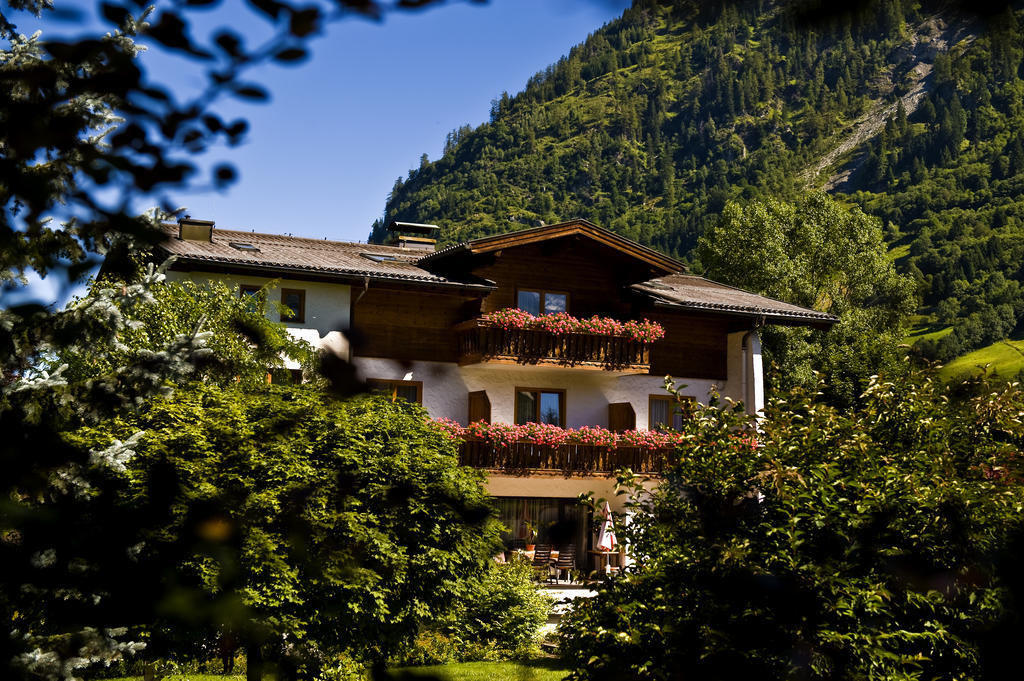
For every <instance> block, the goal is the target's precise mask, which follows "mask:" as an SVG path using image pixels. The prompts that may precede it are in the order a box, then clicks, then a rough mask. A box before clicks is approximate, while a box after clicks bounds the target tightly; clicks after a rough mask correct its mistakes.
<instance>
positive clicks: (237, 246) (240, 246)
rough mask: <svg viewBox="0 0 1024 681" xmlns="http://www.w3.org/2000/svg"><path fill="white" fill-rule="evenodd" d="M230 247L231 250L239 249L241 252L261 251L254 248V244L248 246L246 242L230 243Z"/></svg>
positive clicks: (257, 247) (256, 247)
mask: <svg viewBox="0 0 1024 681" xmlns="http://www.w3.org/2000/svg"><path fill="white" fill-rule="evenodd" d="M228 246H231V248H235V249H237V250H239V251H259V250H260V249H259V246H253V245H252V244H247V243H245V242H244V241H229V242H228Z"/></svg>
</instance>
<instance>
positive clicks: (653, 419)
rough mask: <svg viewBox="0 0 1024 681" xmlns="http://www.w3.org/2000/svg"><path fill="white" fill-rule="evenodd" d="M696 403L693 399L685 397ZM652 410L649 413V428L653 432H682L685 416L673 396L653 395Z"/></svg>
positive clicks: (651, 400) (651, 398) (651, 399)
mask: <svg viewBox="0 0 1024 681" xmlns="http://www.w3.org/2000/svg"><path fill="white" fill-rule="evenodd" d="M683 399H684V400H688V401H690V402H693V401H694V398H693V397H683ZM649 404H650V408H649V409H648V411H647V416H648V418H647V427H648V428H650V429H651V430H682V429H683V415H682V414H681V413H680V412H679V407H678V406H677V405H676V400H675V398H674V397H672V396H671V395H651V397H650V403H649Z"/></svg>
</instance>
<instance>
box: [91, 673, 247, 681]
mask: <svg viewBox="0 0 1024 681" xmlns="http://www.w3.org/2000/svg"><path fill="white" fill-rule="evenodd" d="M141 678H142V677H141V676H122V677H119V678H116V679H103V680H102V681H139V679H141ZM264 678H266V677H264ZM161 681H245V674H232V675H230V676H225V675H224V674H171V675H170V676H165V677H163V678H162V679H161Z"/></svg>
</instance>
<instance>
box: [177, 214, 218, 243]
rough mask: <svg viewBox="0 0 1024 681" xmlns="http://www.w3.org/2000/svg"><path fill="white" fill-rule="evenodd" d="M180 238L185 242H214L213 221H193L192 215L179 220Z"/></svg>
mask: <svg viewBox="0 0 1024 681" xmlns="http://www.w3.org/2000/svg"><path fill="white" fill-rule="evenodd" d="M178 238H179V239H184V240H185V241H213V220H193V219H192V216H191V215H186V216H184V217H181V218H178Z"/></svg>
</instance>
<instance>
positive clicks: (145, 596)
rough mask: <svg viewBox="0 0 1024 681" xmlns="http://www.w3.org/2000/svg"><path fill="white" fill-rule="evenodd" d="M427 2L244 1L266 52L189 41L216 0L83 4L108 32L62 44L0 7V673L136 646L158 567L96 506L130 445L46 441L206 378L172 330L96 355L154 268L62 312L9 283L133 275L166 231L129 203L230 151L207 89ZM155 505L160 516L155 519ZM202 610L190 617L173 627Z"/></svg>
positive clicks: (179, 185)
mask: <svg viewBox="0 0 1024 681" xmlns="http://www.w3.org/2000/svg"><path fill="white" fill-rule="evenodd" d="M428 3H429V0H428ZM428 3H424V2H417V3H396V4H394V5H391V4H389V5H387V6H383V5H381V4H380V3H377V2H374V1H373V0H355V1H352V2H350V1H349V0H335V1H334V2H333V3H329V4H328V5H326V6H312V5H309V4H301V5H300V4H297V3H292V2H289V1H288V0H259V1H257V2H253V3H250V4H249V5H247V7H249V8H250V9H251V10H252V11H253V13H254V14H255V15H256V16H257V17H260V18H262V19H263V20H265V21H266V22H267V24H268V25H269V27H270V29H271V30H270V31H269V37H268V39H267V40H266V42H264V43H262V44H260V45H257V46H255V47H251V48H250V47H247V46H246V44H245V41H244V40H243V38H242V36H240V35H239V34H238V33H236V32H235V31H234V30H232V29H230V28H227V27H221V28H220V29H217V28H216V27H212V26H209V24H208V22H205V24H204V26H203V28H204V29H207V28H208V29H212V30H210V31H209V32H207V31H206V30H204V31H202V32H201V33H203V34H204V35H208V36H210V37H209V38H208V39H207V40H206V42H205V43H204V42H203V41H202V40H201V39H194V38H192V37H191V36H192V33H193V29H194V28H195V27H194V26H193V21H192V19H193V18H194V13H195V12H203V11H206V10H208V9H209V8H210V7H211V6H212V5H216V4H218V2H217V0H213V1H212V2H207V1H202V2H184V3H172V4H169V5H166V6H163V7H161V8H160V10H159V11H157V12H156V14H155V17H153V18H152V21H150V15H151V11H148V10H147V11H141V10H140V9H139V8H140V6H139V5H137V4H136V3H132V2H123V3H120V2H116V1H115V2H102V3H98V4H99V5H100V7H99V9H100V15H101V16H102V17H103V19H102V21H103V22H105V24H106V26H105V29H106V31H107V32H106V33H105V32H104V30H103V29H100V30H99V31H95V30H85V31H83V34H82V35H81V37H80V38H76V39H72V40H68V41H63V42H61V41H44V40H42V39H41V38H40V37H39V36H38V35H35V36H31V37H25V36H22V35H21V34H20V33H19V32H18V27H17V25H16V22H17V21H18V18H19V17H20V16H24V15H25V14H26V13H30V14H33V15H36V16H44V17H49V16H54V15H50V14H49V13H50V12H54V8H53V6H52V3H49V2H45V1H43V0H16V1H12V2H10V3H8V7H7V8H6V9H5V10H4V11H3V13H2V14H0V84H2V86H0V150H2V151H0V177H2V178H3V191H0V206H2V207H3V210H0V302H2V308H0V432H3V434H4V437H3V440H2V442H0V467H2V468H3V470H4V476H3V480H2V485H0V490H2V493H0V561H2V563H3V566H4V569H3V570H2V571H0V613H2V614H0V617H2V618H3V621H4V622H5V623H7V625H8V626H7V628H6V630H5V634H4V636H2V637H0V676H2V677H3V678H5V679H6V678H11V679H28V678H33V679H36V678H46V679H70V678H73V677H74V676H75V675H76V674H77V673H78V672H79V670H81V669H83V668H86V667H89V666H90V665H95V664H109V663H110V662H112V661H115V660H117V659H120V658H121V657H122V656H124V655H125V654H130V653H131V652H133V651H136V650H138V649H139V648H140V644H141V643H142V642H141V641H140V640H139V639H138V638H137V637H135V636H134V634H133V633H131V632H129V631H128V629H127V626H129V625H137V624H139V623H145V622H149V621H151V619H152V614H153V613H152V611H151V610H147V607H150V606H152V605H153V604H154V602H157V601H160V600H162V599H163V598H164V597H165V596H166V597H169V598H170V597H171V594H170V593H169V592H167V591H162V588H163V587H164V586H167V585H165V584H163V583H162V582H161V581H160V579H159V576H160V575H159V574H158V573H156V574H155V573H149V574H145V573H142V572H139V571H138V570H137V562H136V561H135V560H134V558H133V556H134V547H135V546H136V545H137V541H136V540H135V539H134V537H133V535H132V533H131V528H128V527H124V525H125V523H127V524H129V525H130V524H131V523H132V522H134V521H135V520H136V519H135V518H131V517H129V518H125V517H123V516H121V515H119V514H113V511H112V509H113V508H114V506H115V503H114V495H112V493H111V489H117V488H118V486H117V476H118V475H120V474H121V469H122V468H123V466H124V465H125V463H126V462H127V461H128V460H129V459H130V458H131V456H132V454H133V451H134V450H133V449H132V446H131V444H132V441H130V440H122V441H121V442H114V443H111V444H110V446H109V447H105V448H103V449H101V450H98V451H96V452H94V453H90V452H89V450H87V449H82V448H80V447H75V446H71V445H69V443H68V442H66V441H65V440H64V439H63V438H62V433H65V432H68V431H70V430H74V429H77V428H81V427H83V425H88V424H93V425H95V424H97V423H101V422H102V423H106V422H108V421H109V419H111V418H115V417H117V416H118V415H119V414H130V413H131V412H132V410H133V409H136V408H138V407H139V406H141V405H143V404H144V403H145V402H146V401H147V400H148V399H149V398H151V397H152V396H153V395H157V394H160V393H163V392H166V391H167V390H168V389H169V387H170V386H172V385H174V384H176V383H178V382H181V381H184V380H187V379H188V378H189V377H191V376H194V375H195V371H196V367H205V366H208V360H209V359H210V356H211V351H210V349H209V348H206V347H204V342H205V341H206V340H207V339H208V336H204V335H203V334H201V333H200V334H196V333H194V329H190V330H189V333H187V334H184V335H181V336H180V337H178V336H176V337H174V338H173V339H172V340H171V341H170V342H169V343H168V344H167V345H166V346H165V347H162V348H149V349H147V350H146V351H145V352H142V351H139V352H137V353H134V355H132V356H131V357H130V358H128V359H127V363H126V364H118V363H117V362H115V361H113V359H114V355H113V354H110V353H111V348H114V347H115V346H116V345H117V343H118V339H119V338H121V337H122V336H123V335H125V334H127V335H129V336H130V335H131V334H132V333H133V327H132V325H131V324H130V323H129V320H130V319H131V316H132V315H133V314H136V313H138V312H139V310H141V309H142V308H143V307H144V306H146V305H149V304H151V303H152V302H153V301H154V299H153V294H152V293H151V288H152V287H153V286H154V285H155V284H156V283H157V282H158V281H159V280H160V279H161V275H159V274H158V273H156V272H153V271H149V272H146V273H144V274H143V276H142V277H141V278H140V279H138V280H134V279H133V280H132V281H131V283H130V284H128V285H125V286H122V287H119V288H115V287H100V288H99V289H97V290H95V291H94V292H93V294H92V295H91V296H90V298H89V300H88V301H86V302H83V304H80V305H76V306H73V307H71V308H70V309H68V310H65V311H61V312H54V311H53V310H51V309H48V308H47V307H46V306H45V305H43V304H40V303H39V302H37V301H33V300H31V298H32V295H31V293H29V292H26V289H25V284H26V282H27V275H30V274H36V275H39V276H50V277H53V278H56V279H57V280H58V284H59V285H61V286H63V288H64V291H65V294H66V290H67V288H68V287H70V286H71V285H73V284H75V283H77V282H78V281H80V280H81V279H82V278H83V277H84V276H85V274H86V273H87V272H88V271H89V270H91V269H93V268H95V267H96V266H97V265H98V264H99V260H100V259H101V258H103V259H104V265H105V270H106V272H107V273H108V274H111V275H113V276H122V277H127V276H128V275H129V274H132V273H134V269H135V263H137V262H138V260H139V255H140V254H141V253H144V252H145V251H146V250H147V247H148V246H150V245H151V244H153V243H154V242H155V241H157V240H162V239H163V238H164V236H163V233H162V231H161V230H160V228H159V223H160V221H161V220H164V219H166V217H167V215H166V213H165V212H161V211H153V212H151V213H148V214H146V215H142V216H138V215H137V214H136V211H135V209H134V206H136V205H138V204H139V203H140V202H141V201H146V202H147V203H160V204H162V205H163V207H164V208H168V209H169V208H170V207H171V206H172V205H175V204H174V203H172V201H171V200H170V199H169V198H168V197H167V194H168V193H169V192H171V191H174V190H181V189H186V188H192V187H197V186H201V185H202V184H203V180H202V178H199V177H198V175H199V173H198V172H197V169H196V164H195V163H194V160H193V155H194V154H200V153H203V152H204V151H205V150H207V149H208V148H210V147H211V146H214V145H217V144H219V143H222V142H226V143H227V144H229V145H233V144H237V143H238V142H240V141H241V140H242V139H243V137H244V134H245V133H246V130H247V124H246V122H245V121H244V120H230V121H229V120H224V119H223V118H221V117H220V116H219V115H218V114H217V112H216V111H215V110H214V109H213V104H214V102H215V100H216V99H217V98H218V97H220V96H223V95H228V96H238V97H241V98H249V99H252V98H265V97H266V93H265V92H264V91H263V90H261V89H260V88H259V87H258V86H256V85H254V84H251V83H246V82H243V81H242V75H243V72H244V71H245V69H247V68H250V67H252V66H253V65H255V64H258V63H260V62H263V61H266V60H269V59H274V60H277V61H281V62H287V63H295V62H296V61H299V60H301V58H302V57H303V56H304V54H305V51H304V49H303V48H302V43H303V41H304V40H305V39H306V38H308V37H309V36H311V35H313V34H314V33H316V32H317V30H318V28H319V27H320V26H321V25H322V23H323V22H324V21H326V20H328V19H329V18H332V17H333V18H338V17H346V16H351V15H352V13H359V14H362V15H366V16H370V17H377V18H379V17H381V16H382V15H383V14H384V13H385V11H386V10H388V9H391V8H392V7H408V6H409V5H410V4H415V5H416V6H417V7H418V6H421V5H424V4H428ZM331 7H333V8H334V10H333V11H332V9H331ZM64 18H67V15H66V14H65V15H64ZM142 34H145V35H146V36H147V38H148V39H150V40H151V41H152V44H153V46H154V47H156V48H157V49H160V50H165V51H170V52H173V53H176V54H179V55H184V56H186V57H190V58H194V59H196V60H200V61H203V62H204V63H205V64H206V65H208V66H209V69H208V71H207V76H208V83H207V87H206V89H205V90H204V91H203V92H202V93H201V94H200V95H199V96H198V97H196V98H195V99H193V100H191V101H184V102H179V101H177V100H176V98H175V97H174V96H173V95H172V94H171V93H170V91H169V89H168V88H166V87H164V86H163V84H161V83H158V82H153V81H152V80H150V79H148V78H147V77H146V74H145V72H144V71H143V69H142V68H141V67H140V65H139V64H138V62H137V61H136V60H135V56H136V55H137V53H138V49H139V48H138V47H137V46H136V43H135V39H136V38H137V37H138V36H140V35H142ZM211 165H213V169H212V173H211V176H210V177H209V183H210V184H212V185H214V186H215V187H223V186H225V185H226V184H227V183H229V182H230V181H231V180H232V179H233V178H234V176H235V172H234V170H233V169H232V168H231V167H230V166H228V165H225V164H211ZM58 222H59V223H60V224H59V225H58V224H57V223H58ZM11 294H13V296H11ZM9 296H11V297H9ZM26 300H28V302H26ZM150 340H152V341H153V342H155V339H150ZM90 347H95V348H100V352H103V353H107V354H106V355H105V359H101V360H97V361H96V362H95V363H94V362H93V361H92V360H90V359H85V353H87V352H88V349H89V348H90ZM79 352H80V353H83V354H82V355H81V357H82V361H81V363H80V364H79V365H78V366H76V367H75V368H76V369H78V368H82V369H83V373H88V372H90V371H92V372H93V373H92V375H90V376H89V378H88V379H87V380H72V381H69V380H68V379H67V378H66V377H64V376H63V370H61V369H60V368H59V367H58V368H57V369H52V367H51V368H50V369H48V368H47V362H48V361H49V360H50V359H52V358H53V357H59V356H60V355H62V354H69V355H70V354H75V353H79ZM128 354H129V355H131V354H132V353H128ZM327 359H328V360H331V361H329V362H328V364H329V366H330V367H331V372H330V374H331V375H332V376H336V377H340V378H343V379H344V380H341V381H338V380H335V381H334V382H333V385H335V387H337V388H338V389H339V390H341V389H342V387H343V386H344V387H349V386H351V384H352V382H351V380H350V378H351V376H350V374H351V372H346V367H345V366H344V364H343V363H342V362H340V360H338V359H337V358H331V357H328V358H327ZM69 368H70V367H69ZM161 501H162V502H166V503H167V504H168V506H167V507H164V508H162V509H161V508H159V507H158V504H159V503H160V502H161ZM172 501H173V500H172V499H170V498H160V499H153V500H152V505H151V506H150V507H149V509H148V510H149V511H150V516H149V518H150V519H152V517H154V516H161V514H166V513H168V512H170V504H171V502H172ZM161 517H162V516H161ZM122 530H123V531H122ZM147 580H148V581H147ZM143 585H144V586H143ZM226 616H227V615H225V614H223V613H219V614H216V617H220V618H223V617H226ZM216 617H215V613H214V612H212V611H211V610H208V609H207V610H194V611H190V612H189V613H188V618H186V619H185V620H184V621H186V622H193V623H197V622H198V623H203V622H207V623H208V622H210V621H212V620H214V619H216ZM196 626H199V624H196Z"/></svg>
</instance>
